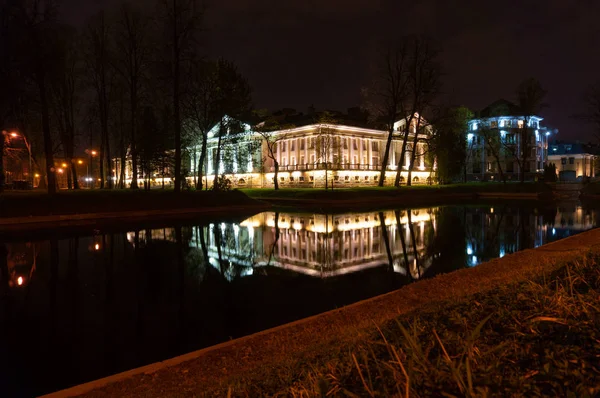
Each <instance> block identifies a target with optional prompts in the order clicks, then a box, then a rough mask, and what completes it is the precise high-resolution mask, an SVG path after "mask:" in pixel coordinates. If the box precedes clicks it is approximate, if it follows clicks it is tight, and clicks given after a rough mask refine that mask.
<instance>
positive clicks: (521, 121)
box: [517, 120, 523, 129]
mask: <svg viewBox="0 0 600 398" xmlns="http://www.w3.org/2000/svg"><path fill="white" fill-rule="evenodd" d="M517 126H518V127H519V128H520V129H522V128H523V120H519V121H517Z"/></svg>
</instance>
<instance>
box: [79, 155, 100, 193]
mask: <svg viewBox="0 0 600 398" xmlns="http://www.w3.org/2000/svg"><path fill="white" fill-rule="evenodd" d="M85 153H87V154H89V155H90V161H89V162H88V164H87V178H86V180H87V182H88V188H90V189H92V188H93V185H92V183H93V182H94V179H93V178H92V176H91V175H90V173H91V174H93V173H94V164H93V163H92V158H93V157H94V156H96V155H97V154H98V152H97V151H96V150H95V149H86V150H85ZM82 163H83V162H82ZM80 164H81V163H80ZM90 168H91V170H90Z"/></svg>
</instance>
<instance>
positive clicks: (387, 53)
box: [363, 39, 410, 187]
mask: <svg viewBox="0 0 600 398" xmlns="http://www.w3.org/2000/svg"><path fill="white" fill-rule="evenodd" d="M408 67H409V46H408V42H407V39H402V40H400V41H399V42H398V43H395V44H389V45H387V47H386V48H385V50H384V51H383V54H382V55H381V63H380V65H378V67H377V70H376V74H375V78H374V79H373V81H372V82H371V85H370V86H369V87H367V88H365V89H363V96H364V99H365V102H366V108H367V109H368V111H369V113H370V115H372V117H373V118H374V119H375V120H376V121H383V124H384V125H385V128H386V130H387V132H388V135H387V139H386V144H385V150H384V152H383V160H382V162H381V174H380V175H379V186H380V187H382V186H383V185H384V182H385V171H386V169H387V165H388V162H389V156H390V147H391V145H392V139H393V136H394V132H395V131H394V126H395V123H396V121H398V120H399V119H400V118H404V117H405V116H406V115H405V114H403V113H402V112H403V111H404V104H405V102H406V101H407V99H408V95H409V92H410V91H409V89H410V87H409V79H408V76H409V70H408ZM405 144H406V142H404V145H403V151H404V148H405V146H406V145H405ZM400 170H401V169H400ZM400 170H398V173H400Z"/></svg>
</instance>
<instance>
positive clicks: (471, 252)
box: [467, 244, 473, 256]
mask: <svg viewBox="0 0 600 398" xmlns="http://www.w3.org/2000/svg"><path fill="white" fill-rule="evenodd" d="M467 254H468V255H469V256H470V255H471V254H473V248H472V247H471V245H470V244H468V245H467Z"/></svg>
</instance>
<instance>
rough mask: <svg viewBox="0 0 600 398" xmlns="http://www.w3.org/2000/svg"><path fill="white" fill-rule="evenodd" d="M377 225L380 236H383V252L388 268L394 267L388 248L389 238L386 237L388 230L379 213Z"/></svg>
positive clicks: (381, 214) (390, 251)
mask: <svg viewBox="0 0 600 398" xmlns="http://www.w3.org/2000/svg"><path fill="white" fill-rule="evenodd" d="M379 225H380V228H381V235H382V236H383V243H384V244H385V252H386V253H387V258H388V263H389V266H390V268H393V266H394V259H393V258H392V250H391V248H390V237H389V236H388V230H387V228H386V226H385V218H384V217H383V212H381V211H380V212H379Z"/></svg>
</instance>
